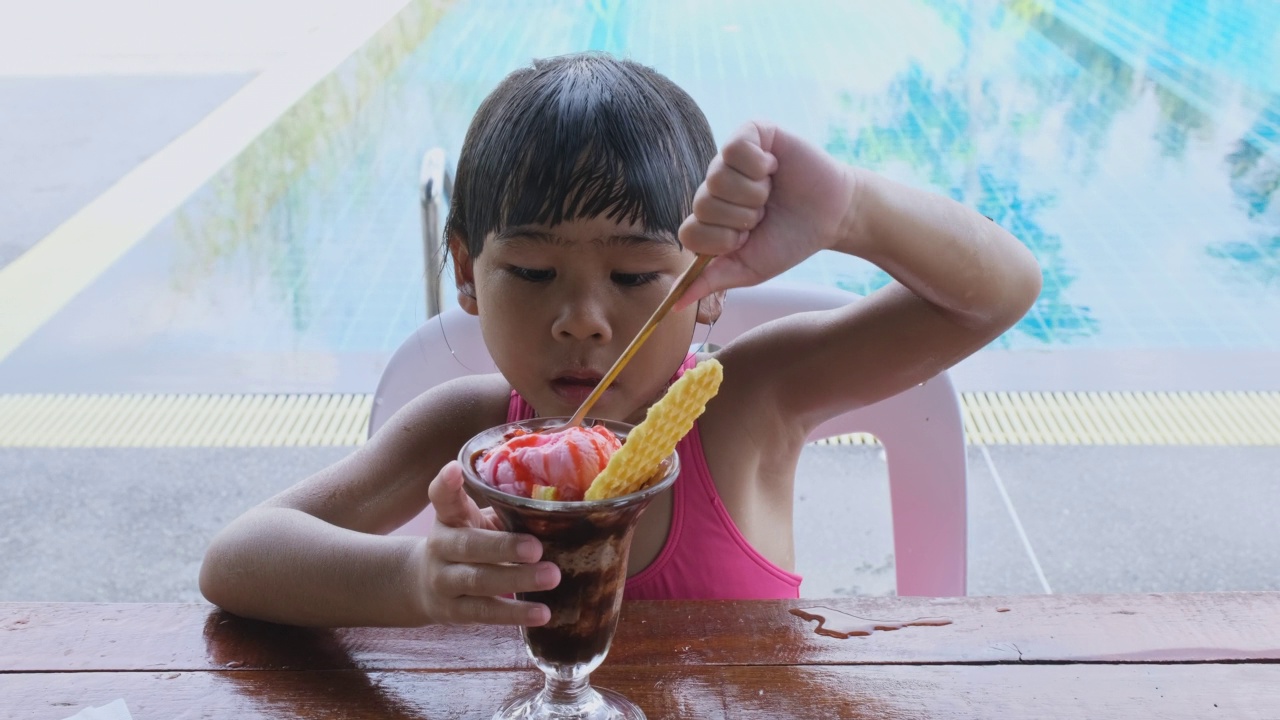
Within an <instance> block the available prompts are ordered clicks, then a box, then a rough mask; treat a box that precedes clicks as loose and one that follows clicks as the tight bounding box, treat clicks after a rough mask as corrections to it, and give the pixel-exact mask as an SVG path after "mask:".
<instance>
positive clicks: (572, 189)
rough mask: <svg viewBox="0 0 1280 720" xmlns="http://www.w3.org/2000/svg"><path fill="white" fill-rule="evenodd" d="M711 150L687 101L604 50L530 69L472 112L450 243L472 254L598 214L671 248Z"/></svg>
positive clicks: (659, 78)
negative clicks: (522, 233) (662, 239)
mask: <svg viewBox="0 0 1280 720" xmlns="http://www.w3.org/2000/svg"><path fill="white" fill-rule="evenodd" d="M715 152H716V148H715V140H714V139H713V137H712V135H711V127H710V126H709V125H708V124H707V119H706V117H705V116H704V115H703V114H702V111H701V110H700V109H699V108H698V106H697V104H696V103H694V101H693V98H691V97H689V95H688V93H686V92H684V91H683V90H681V89H680V88H679V87H678V86H677V85H676V84H675V83H673V82H671V81H670V80H668V79H667V78H666V77H664V76H663V75H661V74H660V73H658V72H657V71H655V70H653V69H652V68H649V67H645V66H644V65H640V64H639V63H636V62H632V61H630V60H620V59H617V58H614V57H611V56H609V55H606V54H602V53H582V54H576V55H563V56H559V57H553V58H547V59H544V60H537V61H534V63H533V65H532V66H531V67H528V68H522V69H520V70H517V71H515V72H513V73H511V74H510V75H508V76H507V77H506V79H504V80H503V81H502V83H501V84H499V85H498V87H497V88H496V89H495V90H494V91H493V92H492V93H490V94H489V96H488V97H487V98H485V100H484V102H483V103H481V105H480V109H479V110H478V111H477V112H476V116H475V118H474V119H473V120H472V122H471V127H470V128H469V129H468V130H467V136H466V140H465V141H464V142H463V145H462V153H461V155H460V156H459V158H458V169H457V174H456V178H455V180H454V185H453V197H452V198H451V205H450V208H449V217H448V220H447V221H446V223H445V235H446V236H447V237H451V238H458V239H462V240H464V241H465V242H466V244H467V250H468V252H469V253H470V254H471V256H472V257H475V256H477V255H479V254H480V251H481V249H482V248H483V246H484V240H485V238H486V237H488V236H489V234H490V233H491V232H494V231H496V230H501V229H503V228H507V227H515V226H520V225H531V224H537V225H556V224H558V223H561V222H566V221H570V220H577V219H584V218H593V217H597V216H601V215H603V216H606V217H608V218H610V219H612V220H615V221H617V222H623V223H637V224H639V225H641V226H642V227H643V228H644V229H645V230H646V231H648V232H655V233H661V234H670V236H671V238H672V239H673V241H674V239H675V235H676V231H677V230H678V229H679V227H680V223H681V222H683V221H684V219H685V217H686V216H688V215H689V213H690V212H691V210H692V205H693V194H694V191H695V190H697V188H698V185H699V184H700V183H701V182H702V179H703V177H704V176H705V175H706V171H707V165H708V164H709V163H710V162H711V158H712V157H714V156H715Z"/></svg>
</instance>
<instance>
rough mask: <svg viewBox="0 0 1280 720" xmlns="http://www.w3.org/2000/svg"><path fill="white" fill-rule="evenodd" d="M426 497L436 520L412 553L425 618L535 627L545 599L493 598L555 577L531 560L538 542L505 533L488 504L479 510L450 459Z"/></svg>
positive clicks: (544, 586)
mask: <svg viewBox="0 0 1280 720" xmlns="http://www.w3.org/2000/svg"><path fill="white" fill-rule="evenodd" d="M428 495H429V496H430V498H431V504H432V505H433V506H435V510H436V521H435V526H434V527H433V528H432V529H431V534H430V535H428V536H427V538H426V542H425V553H424V554H423V555H421V556H419V557H418V558H417V560H418V561H419V562H420V563H421V567H420V568H419V569H420V570H421V571H422V572H423V575H422V577H424V578H425V580H424V581H423V582H422V584H421V587H420V591H421V592H422V593H423V596H422V598H421V602H422V605H423V607H424V608H425V610H426V614H427V616H428V617H429V618H430V619H431V620H432V621H433V622H437V623H447V624H464V623H485V624H491V625H529V626H537V625H543V624H545V623H546V622H547V621H548V620H550V619H551V611H550V610H549V609H548V608H547V606H546V605H543V604H541V603H530V602H520V601H517V600H513V599H511V598H506V597H501V596H503V595H510V594H512V593H516V592H529V591H535V590H550V589H551V588H554V587H555V586H556V585H558V584H559V583H560V569H559V568H557V567H556V566H555V564H553V563H550V562H538V559H539V558H540V557H542V544H541V543H540V542H538V540H537V538H534V537H533V536H531V535H520V534H516V533H509V532H506V531H504V530H503V529H502V528H501V527H500V525H499V523H498V519H497V517H496V516H495V515H494V512H493V510H492V509H489V508H486V509H484V510H481V509H480V508H479V506H477V505H476V503H475V501H474V500H472V499H471V498H470V497H469V496H468V495H467V494H466V492H464V491H463V489H462V468H461V467H460V466H459V465H458V463H457V462H451V463H449V464H448V465H445V466H444V468H443V469H442V470H441V471H440V474H439V475H437V476H436V478H435V480H432V481H431V485H430V487H429V489H428Z"/></svg>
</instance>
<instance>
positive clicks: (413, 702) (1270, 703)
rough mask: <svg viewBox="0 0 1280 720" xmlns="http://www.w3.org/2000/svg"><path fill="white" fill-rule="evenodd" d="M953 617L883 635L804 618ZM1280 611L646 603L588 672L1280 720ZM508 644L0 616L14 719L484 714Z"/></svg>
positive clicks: (1027, 600) (810, 697)
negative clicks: (804, 613)
mask: <svg viewBox="0 0 1280 720" xmlns="http://www.w3.org/2000/svg"><path fill="white" fill-rule="evenodd" d="M815 606H822V607H823V608H825V609H821V610H815V611H814V612H816V613H819V614H825V615H826V616H827V617H828V619H829V622H828V623H827V624H831V622H830V621H834V620H836V619H838V615H837V613H840V612H842V613H846V614H849V615H854V616H860V617H863V618H873V619H880V620H910V619H914V618H918V617H935V618H936V617H945V618H948V619H950V620H951V623H950V624H949V625H941V626H916V627H907V628H903V629H900V630H896V631H892V632H887V631H877V632H874V633H872V634H871V635H869V636H863V637H848V638H837V637H830V636H825V635H821V634H818V633H817V632H815V628H816V627H817V626H818V623H816V622H814V621H812V620H805V619H803V618H801V617H799V616H797V615H795V614H793V613H792V612H791V611H792V610H794V609H799V608H813V607H815ZM1278 661H1280V593H1211V594H1210V593H1206V594H1181V595H1102V596H1096V595H1095V596H1088V595H1086V596H1026V597H1006V598H955V599H951V598H946V599H928V598H844V599H836V600H823V601H815V600H808V601H805V600H800V601H753V602H665V603H663V602H637V603H632V604H629V605H627V606H626V607H625V608H624V610H623V614H622V619H621V621H620V625H619V629H618V634H617V637H616V639H615V641H614V645H613V650H612V652H611V653H610V655H609V658H608V660H607V661H606V662H605V664H604V666H603V667H602V668H600V670H598V671H597V672H596V673H595V674H594V676H593V678H592V679H593V682H594V683H595V684H597V685H601V686H604V687H610V688H613V689H615V690H618V691H620V692H622V693H623V694H624V695H626V696H628V697H630V698H631V699H632V700H634V701H636V702H637V703H638V704H639V705H640V706H641V707H642V708H643V709H644V710H645V712H646V713H648V715H649V717H650V718H788V717H794V718H926V717H927V718H1049V717H1066V718H1112V717H1114V718H1134V717H1143V718H1278V717H1280V664H1277V662H1278ZM540 680H541V674H540V673H539V672H538V671H537V670H535V669H533V667H532V666H531V665H530V664H529V663H528V661H527V660H526V659H525V655H524V650H523V646H522V645H521V642H520V640H519V636H518V635H517V633H516V632H515V631H514V630H512V629H509V628H487V627H461V628H456V627H455V628H442V627H432V628H417V629H409V630H400V629H367V628H362V629H344V630H333V631H329V630H307V629H299V628H288V627H281V626H276V625H269V624H265V623H258V622H252V621H247V620H242V619H239V618H236V617H233V616H230V615H227V614H224V613H221V612H218V611H216V610H213V609H212V608H210V607H208V606H203V605H92V604H85V605H79V604H39V603H32V604H23V603H9V604H0V718H37V719H41V720H45V719H47V720H59V719H60V718H65V717H67V716H69V715H71V714H73V713H75V712H76V711H78V710H80V709H82V708H84V707H86V706H90V705H93V706H98V705H105V704H107V703H109V702H110V701H112V700H114V699H116V698H124V700H125V702H126V703H127V704H128V707H129V709H130V711H131V712H132V714H133V717H134V718H135V719H136V720H153V719H156V720H158V719H161V718H164V719H165V720H168V719H169V718H178V717H182V718H198V717H212V718H292V717H297V718H488V717H489V716H490V715H491V714H492V713H493V711H494V710H495V709H496V708H497V707H498V706H499V705H500V704H501V703H502V702H503V701H504V700H506V699H507V698H510V697H512V696H514V695H515V694H516V693H519V692H522V691H524V690H527V689H529V688H532V687H535V686H537V685H538V684H540Z"/></svg>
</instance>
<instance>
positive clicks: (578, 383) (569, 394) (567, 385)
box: [551, 374, 614, 409]
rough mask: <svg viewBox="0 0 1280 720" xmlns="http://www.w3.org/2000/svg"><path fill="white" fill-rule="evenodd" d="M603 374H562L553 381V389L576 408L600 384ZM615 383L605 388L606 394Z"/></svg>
mask: <svg viewBox="0 0 1280 720" xmlns="http://www.w3.org/2000/svg"><path fill="white" fill-rule="evenodd" d="M601 377H603V376H602V375H594V374H590V375H576V374H575V375H561V376H560V377H558V378H556V379H554V380H552V381H551V389H552V391H553V392H555V394H556V395H557V396H559V397H560V398H561V399H562V400H564V401H565V402H566V403H568V404H570V405H573V406H574V408H575V409H576V408H577V407H578V406H579V405H581V404H582V401H583V400H586V399H587V396H588V395H590V394H591V391H592V390H595V389H596V385H598V384H600V378H601ZM613 388H614V385H612V384H611V385H610V386H609V389H607V390H605V394H608V393H610V392H612V391H613Z"/></svg>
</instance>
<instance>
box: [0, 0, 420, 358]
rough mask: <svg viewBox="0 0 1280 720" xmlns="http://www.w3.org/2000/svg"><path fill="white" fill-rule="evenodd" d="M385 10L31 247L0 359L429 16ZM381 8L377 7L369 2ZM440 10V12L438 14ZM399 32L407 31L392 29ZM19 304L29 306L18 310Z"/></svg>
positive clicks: (288, 62)
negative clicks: (370, 49)
mask: <svg viewBox="0 0 1280 720" xmlns="http://www.w3.org/2000/svg"><path fill="white" fill-rule="evenodd" d="M433 4H438V3H435V0H413V2H411V3H410V4H409V6H408V8H407V10H408V11H406V8H405V7H404V6H400V7H397V6H394V5H390V4H383V5H381V6H377V7H380V8H381V9H380V11H377V12H362V13H354V14H352V16H351V17H348V18H346V19H345V20H344V21H343V22H334V23H331V24H327V25H324V26H322V27H321V28H320V29H318V30H317V31H315V32H313V33H311V34H309V35H308V36H307V39H306V41H305V42H304V44H303V45H302V46H300V47H297V48H292V49H291V51H290V52H289V53H288V54H287V55H286V56H285V57H284V58H283V59H282V61H281V62H280V63H279V64H278V65H276V66H274V67H271V68H269V69H267V70H265V71H263V72H262V73H261V74H259V75H258V76H257V77H255V78H254V79H252V80H250V81H249V82H248V83H247V84H246V85H245V86H244V87H243V88H241V89H240V91H239V92H237V93H236V94H235V95H233V96H232V97H231V98H229V99H228V100H227V101H226V102H224V103H223V104H222V105H221V106H219V107H218V108H216V109H215V110H214V111H213V112H211V113H209V115H207V116H206V117H205V118H204V119H202V120H201V121H200V122H198V123H196V125H195V126H194V127H192V128H191V129H190V130H188V131H187V132H186V133H184V134H183V135H181V136H179V137H178V138H177V139H176V140H174V141H173V142H171V143H169V145H167V146H166V147H165V148H164V149H162V150H161V151H160V152H157V153H156V154H155V155H152V156H151V157H149V158H147V159H146V160H144V161H143V162H141V163H140V164H139V165H138V166H137V167H136V168H134V169H133V170H132V171H131V172H129V173H128V174H127V175H125V176H124V177H122V178H120V180H119V181H117V182H116V183H115V184H114V185H112V186H111V187H110V188H108V189H107V190H106V191H105V192H104V193H102V195H100V196H98V197H97V198H96V199H94V200H93V201H92V202H90V203H89V204H88V205H86V206H85V207H84V208H82V209H81V210H80V211H79V212H77V213H76V214H75V215H73V216H71V218H70V219H68V220H67V221H66V222H64V223H62V224H61V225H59V226H58V227H57V228H55V229H54V230H53V232H51V233H50V234H49V235H47V236H46V237H45V238H44V239H42V240H41V241H40V242H39V243H37V244H36V245H35V246H34V247H32V248H31V249H30V250H28V251H27V252H25V253H24V254H22V255H20V256H18V258H17V259H16V260H14V261H13V262H12V263H10V264H9V265H7V266H5V267H3V268H0V308H5V309H6V311H5V312H4V313H0V360H3V359H4V358H5V357H7V356H8V355H9V354H10V353H11V352H13V351H14V350H15V349H16V348H17V347H18V346H19V345H21V344H22V343H23V342H24V341H25V340H26V339H27V338H28V337H30V336H31V334H32V333H33V332H35V331H36V330H37V329H39V328H40V326H41V325H43V324H44V323H46V322H48V321H49V319H50V318H52V317H53V316H54V314H56V313H57V312H58V311H59V310H60V309H61V308H62V307H63V306H64V305H66V304H67V303H68V302H70V301H71V299H72V298H74V297H75V296H76V295H77V294H78V293H80V291H81V290H83V289H84V288H86V287H88V286H89V284H90V283H92V282H93V281H94V280H95V279H97V278H98V276H99V275H101V274H102V273H103V272H104V271H105V270H106V269H107V268H108V267H110V266H111V265H112V264H113V263H114V262H115V261H116V260H118V259H120V258H121V257H122V256H123V255H124V254H125V253H126V252H128V251H129V250H130V249H131V248H132V247H133V246H134V245H136V244H137V243H138V241H139V240H141V239H142V238H143V237H145V236H146V235H147V233H149V232H150V231H151V230H152V229H153V228H154V227H155V226H156V225H158V224H159V223H160V222H161V221H162V220H163V219H164V218H165V217H167V216H169V215H170V214H171V213H173V212H174V211H175V210H177V209H178V208H179V206H181V205H182V204H183V203H184V202H185V201H186V200H187V199H188V198H189V197H191V196H192V194H194V193H195V192H196V191H197V190H198V189H200V187H201V186H202V185H204V184H205V183H206V182H208V181H209V179H210V178H212V177H213V176H214V175H215V174H216V173H217V172H218V171H219V170H221V169H222V168H223V167H224V166H226V165H227V164H228V163H229V162H231V161H232V160H233V159H234V158H235V157H236V156H237V155H239V154H240V153H241V152H242V151H244V150H245V148H246V147H248V146H249V145H250V144H251V143H253V142H254V140H255V139H257V138H258V137H260V136H261V135H262V134H263V132H264V131H266V130H267V129H268V128H269V127H271V126H272V124H273V123H275V122H276V121H277V120H278V119H280V118H281V117H282V116H284V114H285V112H286V111H287V110H289V109H290V108H291V107H293V106H295V105H296V104H297V103H298V102H299V101H300V100H302V99H303V98H304V97H305V96H306V95H307V93H308V92H309V91H310V90H311V89H312V88H313V87H315V86H316V84H317V83H318V82H320V81H321V80H322V79H323V78H325V77H326V76H328V75H329V74H330V73H332V72H334V70H335V69H337V68H338V67H339V66H340V65H341V64H342V63H343V62H344V61H345V60H346V59H347V58H348V57H350V56H351V55H352V54H353V52H355V51H356V50H357V49H358V48H360V47H361V46H363V45H364V44H365V43H366V42H367V41H369V39H370V38H371V37H373V36H375V34H376V33H378V31H379V30H380V29H381V28H383V27H384V26H385V27H391V26H392V24H393V23H394V22H395V20H396V19H397V18H398V17H400V16H402V15H403V16H406V17H407V16H409V15H413V14H414V13H415V12H417V13H421V12H428V11H424V10H423V9H422V7H423V6H427V7H433ZM371 7H374V6H371ZM430 12H435V10H430ZM391 29H392V32H393V33H394V32H397V31H398V30H399V29H398V28H394V27H392V28H391ZM15 308H21V310H15Z"/></svg>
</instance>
